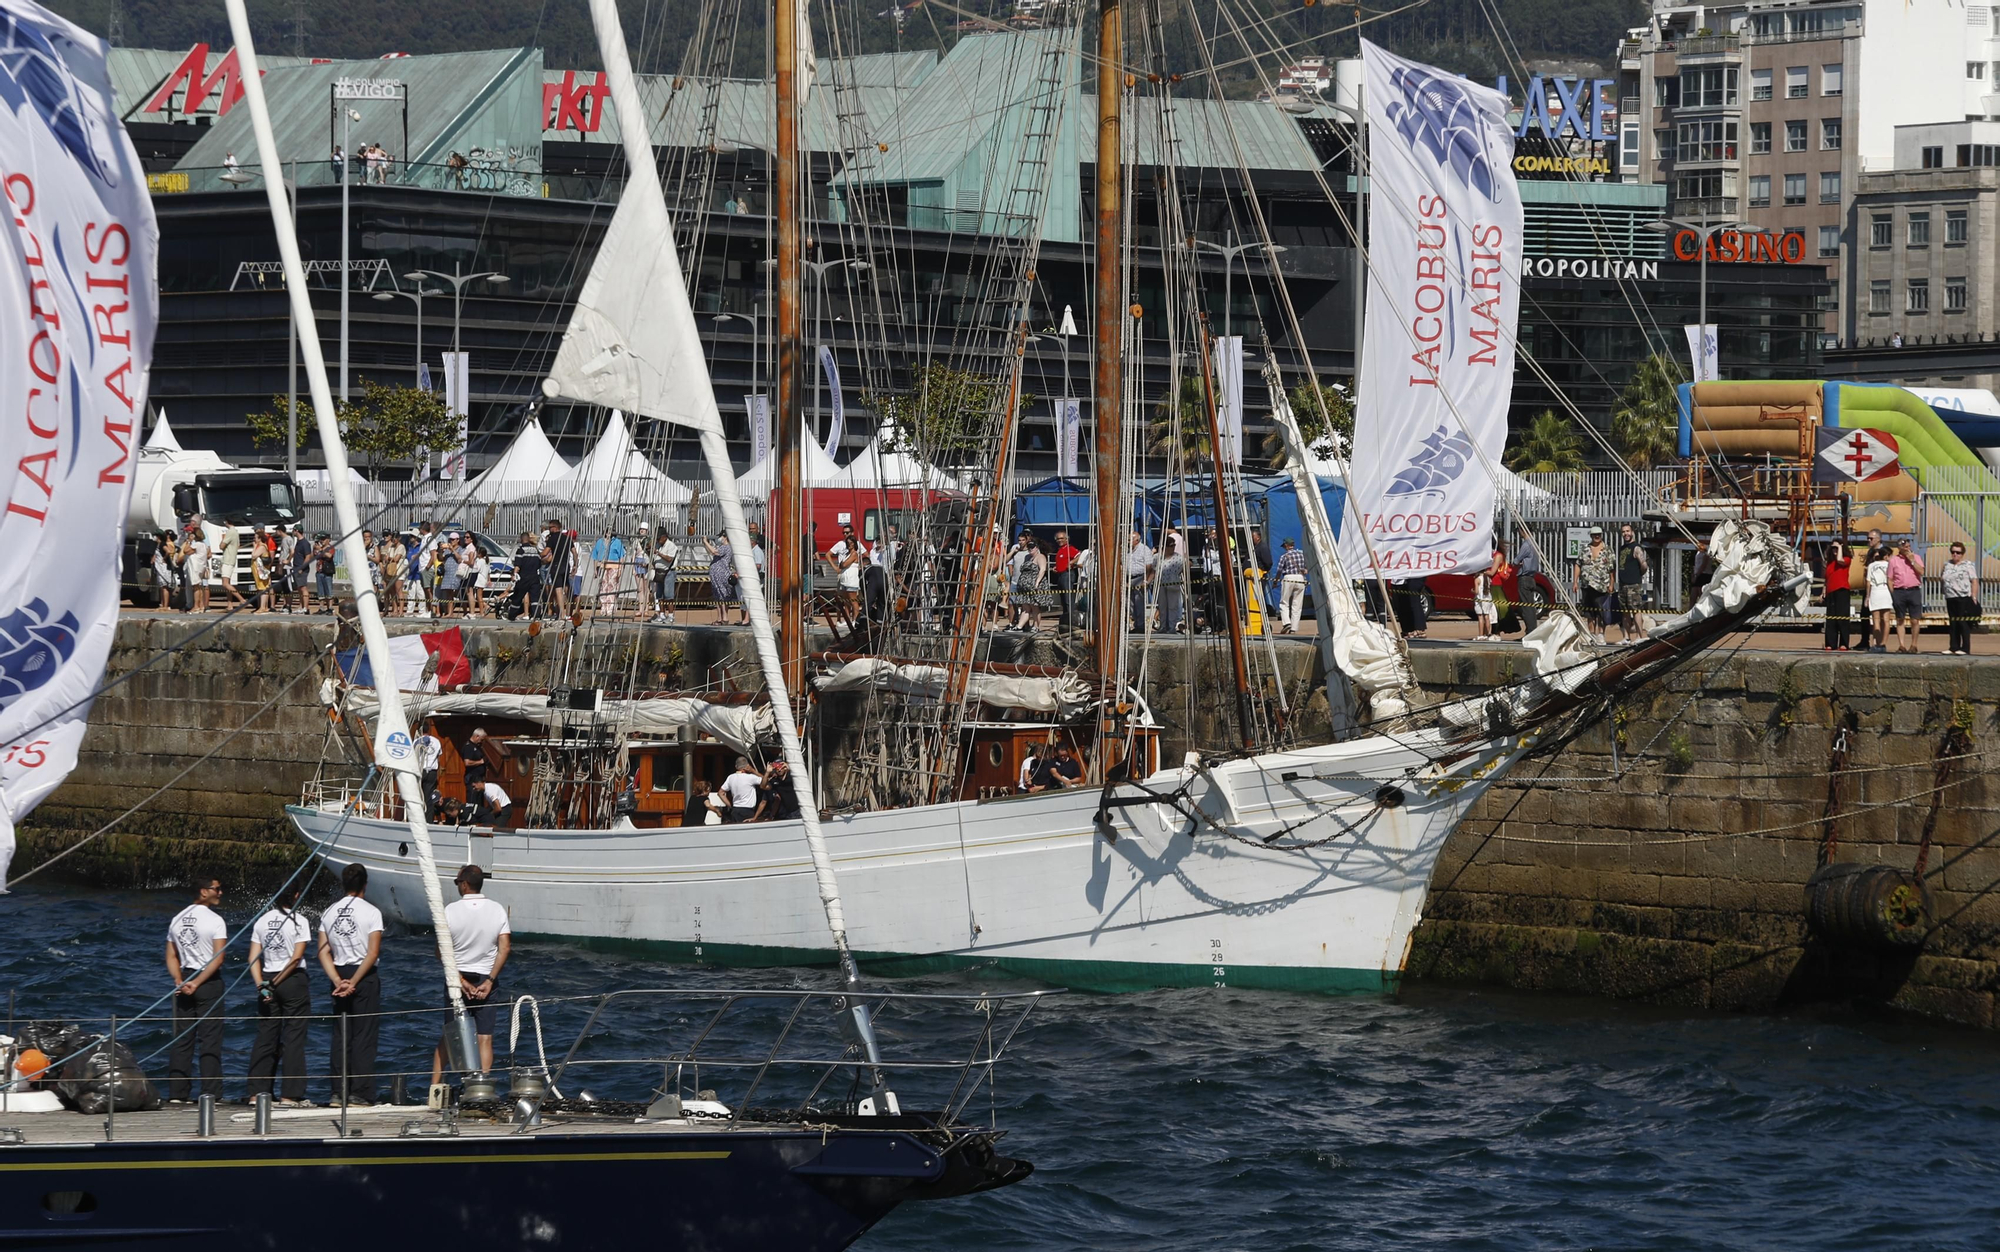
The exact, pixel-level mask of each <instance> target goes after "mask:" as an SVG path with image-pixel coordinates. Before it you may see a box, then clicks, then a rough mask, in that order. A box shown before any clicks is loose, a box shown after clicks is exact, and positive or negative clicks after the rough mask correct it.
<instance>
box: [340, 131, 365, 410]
mask: <svg viewBox="0 0 2000 1252" xmlns="http://www.w3.org/2000/svg"><path fill="white" fill-rule="evenodd" d="M360 120H361V114H360V113H359V112H357V111H356V110H354V109H342V110H341V111H340V402H341V403H342V404H346V403H347V288H348V285H349V284H350V283H351V282H352V280H353V275H352V274H351V273H349V272H348V259H347V249H348V247H349V244H350V241H349V239H348V237H347V184H348V178H347V167H348V166H350V165H352V164H353V163H354V162H353V159H352V158H350V157H349V156H348V153H349V151H350V150H352V149H353V147H354V137H353V135H352V134H351V133H350V128H351V127H352V125H353V124H354V123H355V122H358V121H360Z"/></svg>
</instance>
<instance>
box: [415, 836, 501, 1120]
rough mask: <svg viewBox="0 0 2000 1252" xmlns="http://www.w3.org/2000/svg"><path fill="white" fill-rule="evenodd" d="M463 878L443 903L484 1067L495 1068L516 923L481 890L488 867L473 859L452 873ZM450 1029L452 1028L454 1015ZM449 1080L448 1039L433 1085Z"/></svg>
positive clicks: (436, 1056)
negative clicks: (496, 1024)
mask: <svg viewBox="0 0 2000 1252" xmlns="http://www.w3.org/2000/svg"><path fill="white" fill-rule="evenodd" d="M452 881H453V882H455V883H457V884H458V899H456V900H453V901H452V902H451V903H450V904H447V905H445V908H444V924H445V926H446V928H447V929H449V930H450V931H451V950H452V956H453V958H454V959H455V960H456V961H457V963H458V986H459V990H461V991H463V992H464V993H465V1011H466V1012H468V1013H470V1014H472V1026H473V1030H474V1032H475V1033H477V1034H478V1036H479V1071H480V1072H481V1073H491V1072H492V1070H493V1018H494V1015H495V1012H496V1010H497V1009H498V1008H499V1004H500V995H499V992H500V970H501V967H502V966H504V965H506V964H507V953H508V951H509V950H510V949H511V947H512V946H513V931H514V928H513V926H511V925H509V924H508V921H507V910H506V909H505V908H504V907H502V906H501V905H500V904H498V903H496V902H494V901H492V900H489V899H487V898H486V897H485V896H483V895H481V894H479V889H480V888H481V887H483V886H485V885H486V871H485V870H483V869H481V868H479V867H478V866H477V865H468V866H466V867H465V868H464V869H461V870H459V871H458V877H457V878H454V879H452ZM445 1029H447V1030H449V1029H451V1025H450V1023H449V1021H447V1022H446V1024H445ZM442 1081H444V1044H443V1043H439V1044H438V1046H437V1050H436V1051H435V1052H433V1053H432V1054H431V1086H433V1087H435V1086H437V1085H438V1083H440V1082H442Z"/></svg>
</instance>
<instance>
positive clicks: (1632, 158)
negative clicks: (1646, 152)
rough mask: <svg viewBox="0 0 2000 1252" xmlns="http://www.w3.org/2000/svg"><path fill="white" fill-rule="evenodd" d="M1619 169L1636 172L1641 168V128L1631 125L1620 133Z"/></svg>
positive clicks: (1623, 128) (1635, 124) (1634, 124)
mask: <svg viewBox="0 0 2000 1252" xmlns="http://www.w3.org/2000/svg"><path fill="white" fill-rule="evenodd" d="M1619 145H1620V146H1619V150H1618V168H1619V169H1625V170H1636V169H1638V168H1639V126H1638V124H1637V123H1636V122H1635V123H1629V124H1627V125H1626V126H1624V127H1622V128H1620V131H1619Z"/></svg>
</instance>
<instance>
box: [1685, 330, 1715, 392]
mask: <svg viewBox="0 0 2000 1252" xmlns="http://www.w3.org/2000/svg"><path fill="white" fill-rule="evenodd" d="M1681 329H1682V330H1683V331H1685V332H1686V333H1687V339H1688V357H1689V359H1690V360H1692V361H1693V362H1694V381H1695V382H1698V383H1712V382H1714V381H1716V380H1717V379H1719V378H1721V377H1722V355H1721V352H1720V351H1719V350H1718V349H1719V344H1718V342H1717V340H1716V335H1715V323H1714V322H1710V323H1708V324H1707V325H1706V326H1692V325H1691V326H1683V327H1681Z"/></svg>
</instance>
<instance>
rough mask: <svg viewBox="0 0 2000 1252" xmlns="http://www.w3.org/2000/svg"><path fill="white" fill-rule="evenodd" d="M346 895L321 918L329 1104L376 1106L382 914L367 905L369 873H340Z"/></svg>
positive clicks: (353, 869) (354, 868) (355, 868)
mask: <svg viewBox="0 0 2000 1252" xmlns="http://www.w3.org/2000/svg"><path fill="white" fill-rule="evenodd" d="M340 885H341V888H342V890H344V891H346V892H347V894H346V895H344V896H342V897H341V898H340V900H339V902H337V903H336V904H334V905H333V906H332V907H331V908H329V909H327V911H326V912H324V913H322V914H320V919H319V967H320V968H321V969H322V970H325V971H326V976H327V978H328V979H329V980H330V981H331V982H332V983H333V1012H334V1019H333V1099H332V1101H331V1105H332V1107H335V1108H338V1107H339V1106H340V1103H341V1100H342V1098H343V1094H344V1096H345V1098H346V1100H347V1102H348V1103H350V1104H354V1105H365V1104H373V1103H375V1049H376V1046H377V1044H378V1042H379V1040H380V1035H381V1029H382V1019H381V1017H380V1013H381V1011H382V976H381V973H380V972H379V971H378V970H377V968H376V965H377V963H378V962H379V961H380V960H381V959H382V910H380V909H378V908H376V907H375V906H374V905H372V904H370V903H368V901H367V900H366V899H365V898H364V897H365V896H366V895H367V893H368V870H367V868H366V867H365V866H361V865H350V866H348V867H347V868H346V869H344V870H342V871H340Z"/></svg>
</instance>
